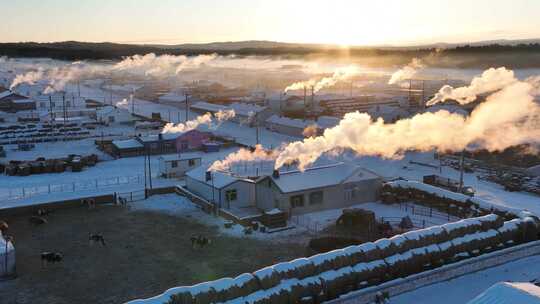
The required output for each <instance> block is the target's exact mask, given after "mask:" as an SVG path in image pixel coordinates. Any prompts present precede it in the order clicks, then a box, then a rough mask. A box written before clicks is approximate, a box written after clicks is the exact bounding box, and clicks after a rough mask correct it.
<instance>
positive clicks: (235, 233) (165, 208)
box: [130, 194, 307, 241]
mask: <svg viewBox="0 0 540 304" xmlns="http://www.w3.org/2000/svg"><path fill="white" fill-rule="evenodd" d="M130 207H131V210H132V211H141V210H144V211H155V212H163V213H166V214H171V215H175V216H180V217H190V218H192V219H194V220H197V221H199V222H201V223H203V224H206V225H209V226H216V227H218V228H219V230H220V232H221V233H223V234H225V235H228V236H232V237H247V238H254V239H264V240H275V241H287V240H290V239H289V238H290V237H293V236H298V235H305V233H306V232H307V231H306V229H305V228H303V227H294V228H292V229H288V230H283V231H279V232H273V233H263V232H259V231H253V232H252V234H245V233H244V227H243V226H241V225H238V224H234V225H233V226H232V227H231V228H225V223H226V222H227V221H226V220H224V219H223V218H222V217H218V216H214V215H210V214H207V213H205V212H204V211H202V210H201V209H199V208H198V207H197V206H196V205H195V204H193V203H192V202H191V201H190V200H188V199H186V198H185V197H183V196H178V195H176V194H165V195H154V196H151V197H149V198H148V199H146V200H143V201H137V202H133V203H130Z"/></svg>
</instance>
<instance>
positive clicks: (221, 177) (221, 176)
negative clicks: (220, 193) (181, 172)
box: [186, 166, 253, 189]
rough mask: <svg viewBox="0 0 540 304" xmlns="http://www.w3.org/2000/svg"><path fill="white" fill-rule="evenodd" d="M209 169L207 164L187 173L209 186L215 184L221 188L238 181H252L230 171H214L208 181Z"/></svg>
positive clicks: (215, 186)
mask: <svg viewBox="0 0 540 304" xmlns="http://www.w3.org/2000/svg"><path fill="white" fill-rule="evenodd" d="M207 170H208V167H207V166H200V167H198V168H195V169H193V170H191V171H188V172H187V173H186V175H187V176H188V177H190V178H192V179H194V180H197V181H200V182H202V183H204V184H207V185H209V186H213V187H214V188H217V189H221V188H223V187H225V186H228V185H230V184H232V183H234V182H236V181H245V182H249V183H252V182H253V181H252V180H249V179H245V178H239V177H236V176H233V175H231V174H229V173H225V172H221V171H212V180H210V181H206V171H207Z"/></svg>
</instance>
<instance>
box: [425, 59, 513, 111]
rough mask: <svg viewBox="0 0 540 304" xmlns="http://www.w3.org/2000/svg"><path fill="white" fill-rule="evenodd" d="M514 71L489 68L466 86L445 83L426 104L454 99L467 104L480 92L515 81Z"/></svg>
mask: <svg viewBox="0 0 540 304" xmlns="http://www.w3.org/2000/svg"><path fill="white" fill-rule="evenodd" d="M517 81H518V79H517V78H516V77H515V76H514V71H511V70H507V69H506V68H504V67H500V68H498V69H495V68H491V69H488V70H486V71H484V72H483V73H482V75H480V76H477V77H474V78H473V80H472V81H471V84H470V85H469V86H466V87H460V88H453V87H452V86H449V85H445V86H443V87H442V88H441V89H440V90H439V92H437V93H436V94H435V96H434V97H433V98H432V99H431V100H430V101H428V102H427V105H428V106H430V105H434V104H436V103H439V102H444V101H446V100H455V101H457V102H459V103H460V104H467V103H470V102H473V101H475V100H476V97H477V96H478V95H480V94H486V93H491V92H494V91H497V90H500V89H502V88H504V87H507V86H508V85H510V84H512V83H515V82H517Z"/></svg>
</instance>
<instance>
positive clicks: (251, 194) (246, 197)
mask: <svg viewBox="0 0 540 304" xmlns="http://www.w3.org/2000/svg"><path fill="white" fill-rule="evenodd" d="M233 189H236V193H237V199H236V200H235V201H231V202H228V201H227V196H226V193H227V191H228V190H233ZM220 200H221V201H220V202H221V208H231V207H237V208H241V207H253V206H255V184H253V183H248V182H245V181H241V180H239V181H236V182H234V183H232V184H230V185H228V186H226V187H224V188H223V189H221V196H220Z"/></svg>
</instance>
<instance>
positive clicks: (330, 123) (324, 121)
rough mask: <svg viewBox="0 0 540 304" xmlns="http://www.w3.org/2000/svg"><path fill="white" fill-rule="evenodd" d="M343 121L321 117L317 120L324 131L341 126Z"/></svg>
mask: <svg viewBox="0 0 540 304" xmlns="http://www.w3.org/2000/svg"><path fill="white" fill-rule="evenodd" d="M340 121H341V119H339V118H338V117H333V116H319V118H317V125H318V126H319V127H321V128H323V129H327V128H333V127H335V126H337V125H338V124H339V122H340Z"/></svg>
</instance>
